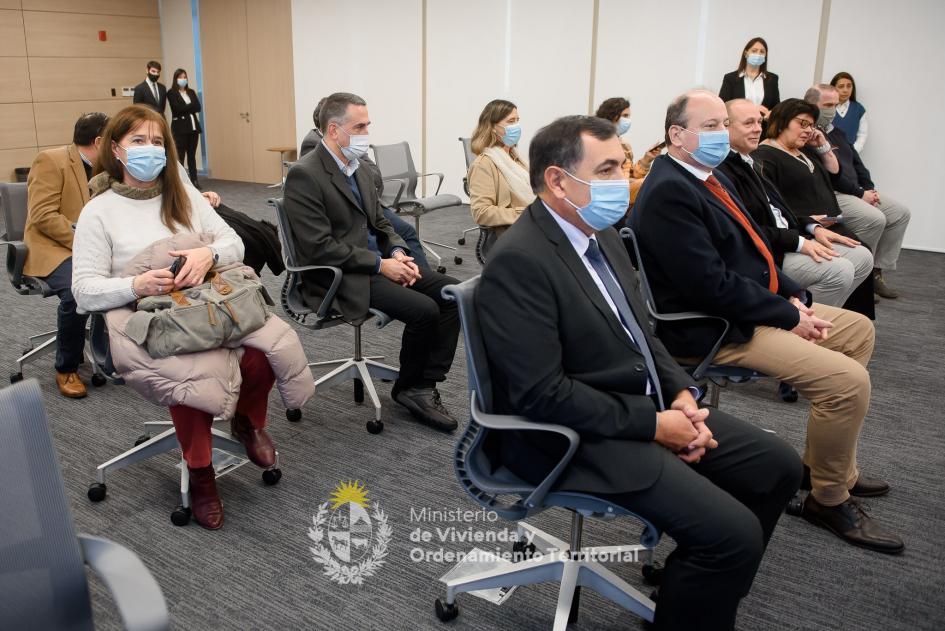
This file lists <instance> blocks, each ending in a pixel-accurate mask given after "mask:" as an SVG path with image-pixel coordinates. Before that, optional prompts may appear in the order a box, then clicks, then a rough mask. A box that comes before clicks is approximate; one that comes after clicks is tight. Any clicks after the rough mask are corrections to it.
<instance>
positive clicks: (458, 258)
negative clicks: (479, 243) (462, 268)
mask: <svg viewBox="0 0 945 631" xmlns="http://www.w3.org/2000/svg"><path fill="white" fill-rule="evenodd" d="M453 262H454V263H456V264H457V265H462V264H463V257H461V256H454V257H453Z"/></svg>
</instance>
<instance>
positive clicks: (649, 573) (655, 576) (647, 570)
mask: <svg viewBox="0 0 945 631" xmlns="http://www.w3.org/2000/svg"><path fill="white" fill-rule="evenodd" d="M642 573H643V582H644V583H646V584H647V585H651V586H653V587H659V586H660V585H662V584H663V565H662V564H661V563H659V562H657V561H654V562H653V563H652V564H649V563H648V564H646V565H644V566H643V572H642Z"/></svg>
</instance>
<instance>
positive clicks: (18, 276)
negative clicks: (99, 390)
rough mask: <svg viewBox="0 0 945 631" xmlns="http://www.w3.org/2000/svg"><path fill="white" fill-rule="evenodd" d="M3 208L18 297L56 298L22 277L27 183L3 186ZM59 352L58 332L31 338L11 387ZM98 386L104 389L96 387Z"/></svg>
mask: <svg viewBox="0 0 945 631" xmlns="http://www.w3.org/2000/svg"><path fill="white" fill-rule="evenodd" d="M0 205H2V206H3V221H4V225H5V226H6V230H7V231H6V233H5V234H3V235H2V236H0V245H5V246H7V274H8V275H9V277H10V284H11V285H13V289H14V290H16V293H18V294H20V295H22V296H31V295H37V296H43V297H44V298H45V297H49V296H55V295H56V294H55V292H53V290H52V289H50V288H49V285H47V284H46V283H45V282H43V280H42V279H41V278H36V277H34V276H27V275H25V274H23V266H24V265H25V264H26V255H27V247H26V244H25V243H23V232H24V230H25V229H26V217H27V214H28V212H29V209H28V208H27V192H26V183H25V182H16V183H6V182H2V183H0ZM55 350H56V331H55V330H52V331H46V332H45V333H40V334H38V335H31V336H30V337H29V347H27V348H25V349H24V350H23V352H22V353H21V354H20V357H19V358H18V359H17V360H16V369H15V370H14V371H13V372H12V373H11V374H10V383H16V382H17V381H20V380H21V379H23V366H25V365H26V364H28V363H31V362H34V361H36V360H37V359H39V358H40V357H42V356H43V355H46V354H48V353H51V352H53V351H55ZM95 385H101V384H100V383H97V382H96V383H95Z"/></svg>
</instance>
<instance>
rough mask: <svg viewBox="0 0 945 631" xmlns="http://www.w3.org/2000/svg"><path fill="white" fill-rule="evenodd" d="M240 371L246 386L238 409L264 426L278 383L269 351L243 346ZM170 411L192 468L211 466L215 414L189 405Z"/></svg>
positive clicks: (178, 440) (242, 388) (240, 412)
mask: <svg viewBox="0 0 945 631" xmlns="http://www.w3.org/2000/svg"><path fill="white" fill-rule="evenodd" d="M240 374H242V376H243V385H242V386H241V387H240V398H239V399H238V400H237V402H236V412H237V413H238V414H243V415H245V416H247V417H249V420H250V422H251V423H252V424H253V427H255V428H257V429H262V428H263V427H265V426H266V412H267V409H268V407H269V391H270V390H272V385H273V384H274V383H275V382H276V376H275V375H274V374H273V373H272V367H271V366H270V365H269V360H268V359H266V354H265V353H263V352H262V351H260V350H257V349H255V348H248V347H243V359H242V360H240ZM170 410H171V420H172V421H174V430H175V431H176V432H177V442H179V443H180V449H181V451H182V452H184V460H185V461H186V462H187V466H188V467H190V468H191V469H200V468H203V467H209V466H210V451H211V449H212V447H213V435H212V434H211V433H210V426H211V425H212V424H213V415H212V414H210V413H208V412H203V411H201V410H195V409H194V408H192V407H187V406H186V405H173V406H171V408H170Z"/></svg>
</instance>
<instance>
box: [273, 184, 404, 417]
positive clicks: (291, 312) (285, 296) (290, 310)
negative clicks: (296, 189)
mask: <svg viewBox="0 0 945 631" xmlns="http://www.w3.org/2000/svg"><path fill="white" fill-rule="evenodd" d="M269 205H270V206H272V207H273V208H275V210H276V219H277V220H278V222H279V241H280V242H281V243H282V258H283V260H284V262H285V269H286V277H285V281H284V282H283V284H282V294H281V299H282V309H283V311H285V313H286V315H288V316H289V317H290V318H292V319H293V320H295V321H296V322H297V323H299V324H300V325H302V326H304V327H305V328H307V329H311V330H313V331H318V330H321V329H327V328H329V327H333V326H337V325H339V324H348V325H350V326H352V327H353V328H354V355H353V356H352V357H349V358H345V359H331V360H328V361H320V362H311V363H309V366H310V367H311V366H333V365H336V364H337V366H335V368H334V369H333V370H331V371H330V372H328V373H327V374H325V375H322V376H321V377H319V378H318V379H316V380H315V391H316V392H318V391H319V389H321V388H331V387H333V386H336V385H338V384H340V383H343V382H346V381H349V380H351V381H353V382H354V401H355V403H359V404H360V403H363V402H364V392H365V390H366V391H367V393H368V396H369V397H370V398H371V404H372V405H373V406H374V420H372V421H368V422H367V431H368V432H370V433H371V434H379V433H380V432H382V431H383V430H384V421H382V420H381V401H380V399H379V398H378V397H377V390H376V389H375V388H374V381H373V380H374V379H375V378H376V379H383V380H387V381H394V380H395V379H397V376H398V375H399V371H398V369H397V368H394V367H393V366H388V365H387V364H382V363H380V362H378V361H376V360H378V359H384V358H383V357H382V356H373V357H365V356H364V355H363V353H362V349H361V327H362V325H363V324H364V321H362V322H348V321H347V320H345V319H344V318H343V317H342V316H341V314H340V313H338V312H337V311H334V310H333V309H332V305H333V303H334V301H335V293H336V292H337V291H338V286H339V285H340V284H341V276H342V272H341V269H340V268H337V267H331V266H328V265H302V266H300V265H298V263H297V261H298V259H297V258H296V255H295V239H294V238H293V236H292V227H291V226H290V225H289V220H288V217H286V215H285V210H284V209H283V206H282V200H281V199H270V200H269ZM315 270H319V271H322V272H324V273H325V274H331V275H332V276H331V278H332V280H331V286H330V287H329V289H328V292H327V293H326V294H325V298H324V299H323V300H322V303H321V304H320V305H319V306H318V309H317V310H313V309H312V308H311V307H309V306H308V305H307V304H305V300H304V299H303V298H302V291H301V287H302V272H307V271H315ZM367 317H368V318H371V317H373V318H374V319H375V323H376V325H377V328H379V329H380V328H383V327H385V326H387V324H388V323H390V321H391V318H390V316H388V315H387V314H386V313H384V312H383V311H379V310H377V309H371V310H370V313H368V315H367ZM365 321H366V320H365ZM286 416H287V417H288V419H289V420H290V421H293V422H294V421H298V420H300V419H301V418H302V413H301V411H299V410H289V411H287V412H286Z"/></svg>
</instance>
